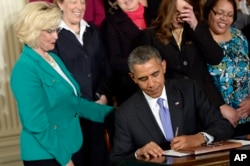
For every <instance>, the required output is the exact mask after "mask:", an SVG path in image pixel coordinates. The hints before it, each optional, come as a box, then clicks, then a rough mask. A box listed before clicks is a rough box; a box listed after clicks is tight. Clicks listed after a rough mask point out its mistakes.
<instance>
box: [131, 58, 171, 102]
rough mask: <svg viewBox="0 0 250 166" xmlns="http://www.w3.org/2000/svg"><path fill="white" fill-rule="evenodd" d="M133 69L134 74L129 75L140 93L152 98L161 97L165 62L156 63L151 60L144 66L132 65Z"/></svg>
mask: <svg viewBox="0 0 250 166" xmlns="http://www.w3.org/2000/svg"><path fill="white" fill-rule="evenodd" d="M133 69H134V73H130V76H131V78H132V79H133V80H134V82H135V83H136V84H137V85H138V86H139V87H140V89H141V90H142V91H144V92H145V93H146V94H147V95H148V96H150V97H152V98H157V97H159V96H161V94H162V90H163V87H164V83H165V79H164V73H165V72H166V62H165V61H162V62H158V61H157V60H156V58H152V59H150V60H149V61H148V62H146V63H144V64H135V65H133Z"/></svg>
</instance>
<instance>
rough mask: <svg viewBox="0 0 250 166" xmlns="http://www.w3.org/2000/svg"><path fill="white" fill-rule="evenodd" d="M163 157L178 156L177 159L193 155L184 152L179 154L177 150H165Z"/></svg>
mask: <svg viewBox="0 0 250 166" xmlns="http://www.w3.org/2000/svg"><path fill="white" fill-rule="evenodd" d="M163 155H166V156H176V157H183V156H189V155H191V153H183V152H177V151H175V150H172V149H170V150H164V151H163Z"/></svg>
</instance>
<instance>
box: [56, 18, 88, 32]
mask: <svg viewBox="0 0 250 166" xmlns="http://www.w3.org/2000/svg"><path fill="white" fill-rule="evenodd" d="M86 27H89V24H88V23H87V22H86V21H85V20H83V19H82V20H81V21H80V35H81V36H82V34H83V32H85V30H86ZM62 29H66V30H68V31H70V32H72V33H73V34H75V32H74V31H73V30H72V29H71V28H70V27H69V26H68V25H67V24H66V23H65V22H64V20H62V21H61V23H60V25H59V32H60V30H62Z"/></svg>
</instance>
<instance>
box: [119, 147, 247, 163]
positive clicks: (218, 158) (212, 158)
mask: <svg viewBox="0 0 250 166" xmlns="http://www.w3.org/2000/svg"><path fill="white" fill-rule="evenodd" d="M237 149H244V150H250V146H245V147H241V148H237ZM142 165H143V166H168V165H173V166H229V165H230V150H224V151H218V152H212V153H207V154H202V155H196V156H195V155H192V156H186V157H170V156H163V157H160V158H157V160H156V159H154V160H153V159H151V160H149V161H145V160H136V159H126V160H123V161H122V162H121V164H120V166H142Z"/></svg>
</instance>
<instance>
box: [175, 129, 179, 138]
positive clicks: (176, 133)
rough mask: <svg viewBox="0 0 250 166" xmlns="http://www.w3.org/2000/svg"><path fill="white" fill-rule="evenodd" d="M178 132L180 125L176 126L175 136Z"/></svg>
mask: <svg viewBox="0 0 250 166" xmlns="http://www.w3.org/2000/svg"><path fill="white" fill-rule="evenodd" d="M178 132H179V127H176V130H175V137H177V136H178Z"/></svg>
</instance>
